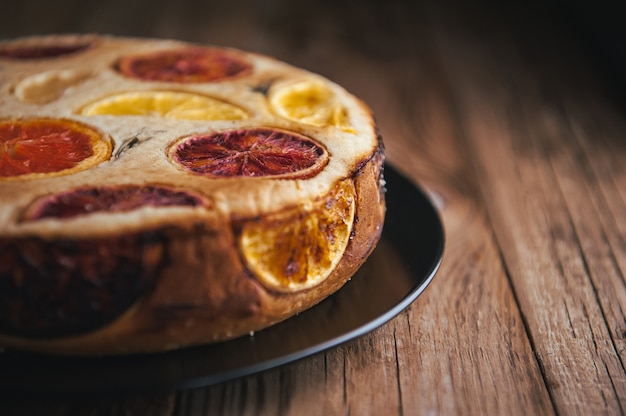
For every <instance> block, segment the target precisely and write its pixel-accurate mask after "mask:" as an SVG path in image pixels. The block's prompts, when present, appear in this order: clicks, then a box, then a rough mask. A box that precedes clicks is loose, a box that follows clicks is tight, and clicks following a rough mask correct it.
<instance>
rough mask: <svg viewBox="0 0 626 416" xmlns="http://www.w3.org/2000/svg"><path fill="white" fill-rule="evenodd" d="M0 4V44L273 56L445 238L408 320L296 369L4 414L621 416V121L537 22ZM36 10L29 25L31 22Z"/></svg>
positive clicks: (558, 26)
mask: <svg viewBox="0 0 626 416" xmlns="http://www.w3.org/2000/svg"><path fill="white" fill-rule="evenodd" d="M63 3H64V4H66V7H63V8H61V7H59V6H58V5H53V4H52V3H48V2H43V1H41V0H23V1H20V2H12V3H11V4H10V5H9V6H8V8H7V10H8V11H9V12H8V13H2V15H1V17H0V37H2V38H5V37H14V36H19V35H27V34H33V33H51V32H73V31H78V32H103V33H114V34H119V35H131V36H158V37H173V38H179V39H183V40H190V41H196V42H202V43H213V44H222V45H228V46H233V47H238V48H242V49H246V50H250V51H256V52H260V53H264V54H269V55H272V56H275V57H277V58H278V59H281V60H285V61H287V62H290V63H292V64H295V65H297V66H301V67H304V68H307V69H309V70H311V71H314V72H318V73H321V74H322V75H325V76H327V77H329V78H331V79H332V80H334V81H336V82H338V83H340V84H342V85H344V86H345V87H346V88H347V89H348V90H350V91H351V92H353V93H354V94H356V95H357V96H359V97H361V98H362V99H363V100H364V101H366V102H367V103H368V104H369V105H370V106H371V107H372V109H373V110H374V112H375V114H376V117H377V120H378V122H379V126H380V129H381V133H382V134H383V136H384V139H385V143H386V154H387V158H388V160H389V162H390V163H392V164H393V165H394V166H395V167H397V168H398V169H399V170H400V171H402V172H403V173H405V174H406V175H407V176H408V177H410V178H411V179H412V180H414V181H415V183H416V184H418V185H420V186H421V187H422V188H423V189H424V190H425V191H426V192H427V193H428V194H429V195H430V196H431V197H432V199H433V201H434V202H435V203H436V205H437V207H438V208H439V210H440V213H441V217H442V219H443V222H444V225H445V229H446V250H445V255H444V262H443V265H442V267H441V269H440V271H439V273H438V275H437V276H436V278H435V280H434V281H433V283H432V284H431V285H430V286H429V288H428V289H427V290H426V291H425V293H424V294H422V296H420V297H419V298H418V300H417V301H416V302H414V303H413V304H412V305H411V306H410V307H409V308H408V309H407V310H406V311H405V312H403V313H401V314H400V315H398V316H397V317H396V318H394V319H393V320H392V321H390V322H389V323H388V324H386V325H384V326H382V327H380V328H378V329H377V330H375V331H373V332H372V333H370V334H368V335H366V336H364V337H362V338H359V339H357V340H354V341H352V342H349V343H347V344H345V345H342V346H339V347H337V348H333V349H331V350H328V351H326V352H323V353H319V354H316V355H314V356H312V357H309V358H306V359H303V360H300V361H298V362H295V363H293V364H289V365H285V366H282V367H279V368H275V369H272V370H268V371H265V372H262V373H259V374H255V375H251V376H248V377H244V378H241V379H237V380H233V381H230V382H226V383H222V384H219V385H215V386H211V387H206V388H197V389H192V390H187V391H181V392H170V393H167V394H161V395H138V396H131V397H124V398H119V397H97V398H82V399H68V398H57V399H46V400H45V401H35V400H31V399H28V398H10V399H9V398H2V399H0V414H5V413H6V414H33V413H37V412H39V413H42V412H44V411H45V413H46V414H54V415H74V414H94V415H95V414H98V415H121V414H155V415H168V416H169V415H172V416H173V415H176V416H182V415H185V416H190V415H252V414H254V415H277V414H281V415H343V414H346V415H349V414H351V415H362V414H372V415H375V414H385V415H413V414H446V415H448V414H463V415H485V414H490V415H499V414H513V415H515V414H519V415H527V414H541V415H550V414H563V415H565V414H567V415H570V414H581V415H586V414H623V413H625V412H626V371H625V368H624V363H625V362H626V319H625V317H626V279H625V276H626V167H625V165H626V163H625V162H626V140H625V139H624V137H625V135H626V117H624V113H625V108H626V107H623V106H622V105H621V104H622V102H620V101H618V100H617V98H619V95H618V94H617V93H616V91H615V90H614V89H612V86H613V84H612V83H611V81H610V80H605V79H602V78H601V77H600V76H599V75H601V74H602V72H598V71H597V68H596V67H595V66H593V62H590V61H588V60H586V59H585V54H584V50H583V49H581V48H580V45H579V44H578V43H576V42H577V38H576V37H573V36H572V33H571V31H570V30H569V28H568V26H567V25H566V24H564V23H566V22H563V21H562V20H560V18H559V17H560V16H559V15H555V13H554V10H553V9H551V8H549V7H547V6H545V5H543V4H534V3H532V2H531V3H524V4H518V5H511V6H508V7H505V6H503V5H500V4H496V3H495V2H492V3H484V4H479V5H476V4H472V5H471V6H470V5H466V4H464V3H463V2H445V3H442V2H436V1H428V0H425V1H420V2H412V3H410V2H404V1H390V2H374V1H370V2H358V1H356V0H338V1H330V0H324V1H321V2H319V1H313V0H306V1H303V2H297V3H293V4H292V3H291V2H288V1H285V0H271V1H268V2H263V3H261V2H259V3H256V2H250V1H245V0H232V1H229V2H221V3H210V2H209V3H207V2H201V1H191V0H189V1H181V2H166V1H153V2H147V1H138V2H132V4H131V3H129V2H123V1H117V0H116V1H112V2H102V3H98V4H97V5H89V6H88V5H87V4H86V3H84V2H78V1H76V0H65V1H64V2H63ZM32 10H38V13H37V14H33V13H32Z"/></svg>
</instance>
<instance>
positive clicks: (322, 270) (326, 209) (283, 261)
mask: <svg viewBox="0 0 626 416" xmlns="http://www.w3.org/2000/svg"><path fill="white" fill-rule="evenodd" d="M354 211H355V189H354V183H353V182H352V181H351V180H344V181H342V182H339V183H338V184H337V186H336V187H335V189H334V190H333V191H332V192H330V194H328V195H327V196H326V197H324V198H321V199H319V200H318V201H316V202H315V203H314V204H311V205H310V206H301V207H297V208H295V209H291V210H289V211H287V212H281V213H278V214H274V215H270V216H268V217H265V218H263V219H262V220H258V221H254V220H253V221H249V222H247V223H245V224H244V226H243V228H242V233H241V237H240V250H241V252H242V254H243V257H244V260H245V263H246V265H247V267H248V269H250V270H251V271H252V273H253V274H254V275H255V276H256V277H257V278H258V279H259V280H260V281H261V283H262V284H263V285H265V286H266V287H268V288H270V289H273V290H277V291H281V292H293V291H297V290H302V289H306V288H310V287H313V286H315V285H317V284H319V283H321V282H322V281H324V280H325V279H326V278H327V277H328V275H329V274H330V273H331V272H332V271H333V270H334V268H335V266H337V263H338V262H339V260H340V259H341V257H342V255H343V252H344V251H345V249H346V247H347V245H348V242H349V241H350V233H351V231H352V223H353V221H354Z"/></svg>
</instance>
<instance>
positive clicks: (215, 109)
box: [81, 91, 248, 120]
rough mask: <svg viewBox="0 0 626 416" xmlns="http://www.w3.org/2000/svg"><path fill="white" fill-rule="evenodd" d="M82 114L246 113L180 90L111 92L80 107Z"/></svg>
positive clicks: (224, 116) (234, 116)
mask: <svg viewBox="0 0 626 416" xmlns="http://www.w3.org/2000/svg"><path fill="white" fill-rule="evenodd" d="M81 114H83V115H86V116H95V115H115V116H157V117H165V118H172V119H176V120H242V119H245V118H247V117H248V113H246V112H245V111H244V110H242V109H241V108H239V107H236V106H234V105H232V104H229V103H226V102H224V101H221V100H218V99H215V98H211V97H207V96H205V95H201V94H194V93H189V92H182V91H133V92H125V93H120V94H115V95H112V96H109V97H106V98H103V99H100V100H98V101H96V102H94V103H91V104H89V105H87V106H86V107H84V108H83V110H82V111H81Z"/></svg>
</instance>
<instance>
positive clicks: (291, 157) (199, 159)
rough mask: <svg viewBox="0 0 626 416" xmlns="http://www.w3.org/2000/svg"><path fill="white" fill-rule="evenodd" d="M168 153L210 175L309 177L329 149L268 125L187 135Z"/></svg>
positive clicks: (185, 165)
mask: <svg viewBox="0 0 626 416" xmlns="http://www.w3.org/2000/svg"><path fill="white" fill-rule="evenodd" d="M169 156H170V159H172V160H174V161H175V162H176V163H178V164H179V165H180V166H182V167H183V168H184V169H186V170H188V171H190V172H193V173H197V174H200V175H206V176H212V177H234V176H247V177H261V176H289V177H290V178H294V177H297V178H310V177H312V176H315V175H316V174H317V173H318V172H319V171H321V170H322V168H323V167H324V166H326V163H328V152H327V151H326V149H324V148H323V147H322V146H320V145H319V144H317V143H316V142H314V141H313V140H312V139H310V138H308V137H305V136H302V135H299V134H296V133H292V132H287V131H282V130H277V129H271V128H255V129H239V130H230V131H225V132H220V133H214V134H208V135H198V136H191V137H187V138H184V139H182V140H181V141H179V142H178V143H176V144H175V145H174V146H172V147H171V148H170V152H169Z"/></svg>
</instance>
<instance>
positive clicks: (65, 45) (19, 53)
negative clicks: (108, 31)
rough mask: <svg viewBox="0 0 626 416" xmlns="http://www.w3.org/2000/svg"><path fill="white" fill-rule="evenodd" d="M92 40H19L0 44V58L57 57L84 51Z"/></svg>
mask: <svg viewBox="0 0 626 416" xmlns="http://www.w3.org/2000/svg"><path fill="white" fill-rule="evenodd" d="M91 44H92V42H90V41H85V40H72V41H65V40H63V39H59V40H51V39H41V40H28V41H21V42H20V41H17V42H14V43H8V44H5V45H0V58H10V59H18V60H29V59H43V58H55V57H57V56H63V55H68V54H72V53H75V52H80V51H83V50H85V49H87V48H89V47H90V46H91Z"/></svg>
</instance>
